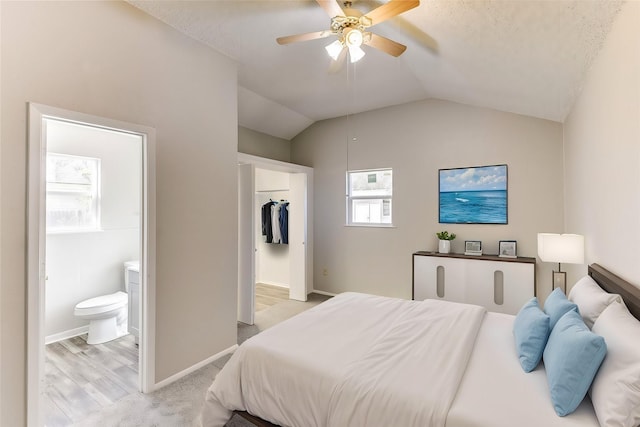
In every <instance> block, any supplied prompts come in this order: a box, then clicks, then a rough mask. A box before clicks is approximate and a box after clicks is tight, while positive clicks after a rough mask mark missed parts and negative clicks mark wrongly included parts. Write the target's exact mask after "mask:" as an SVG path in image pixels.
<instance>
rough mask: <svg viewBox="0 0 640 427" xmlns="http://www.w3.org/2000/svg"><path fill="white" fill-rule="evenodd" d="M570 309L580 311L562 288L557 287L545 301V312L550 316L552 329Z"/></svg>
mask: <svg viewBox="0 0 640 427" xmlns="http://www.w3.org/2000/svg"><path fill="white" fill-rule="evenodd" d="M570 310H575V311H577V312H578V313H579V312H580V311H579V310H578V306H577V305H576V304H574V303H572V302H571V301H569V300H568V299H567V297H566V295H565V294H564V292H562V289H560V288H555V289H554V290H553V292H551V293H550V294H549V296H548V297H547V300H546V301H545V302H544V312H545V313H547V315H548V316H549V327H550V328H551V329H553V327H554V326H555V325H556V322H557V321H558V320H559V319H560V318H561V317H562V316H564V314H565V313H566V312H568V311H570Z"/></svg>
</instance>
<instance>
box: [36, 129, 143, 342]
mask: <svg viewBox="0 0 640 427" xmlns="http://www.w3.org/2000/svg"><path fill="white" fill-rule="evenodd" d="M47 150H48V151H49V152H51V153H58V154H72V155H77V156H86V157H94V158H98V159H100V181H99V182H100V189H101V197H100V211H101V218H100V219H101V231H99V232H88V233H75V232H74V233H53V234H52V233H49V234H47V237H46V246H47V253H46V263H47V282H46V298H45V304H46V307H45V322H44V327H45V336H47V337H49V336H51V335H54V334H62V335H63V336H64V335H67V334H64V333H65V332H67V331H70V330H72V329H76V328H79V327H81V326H85V325H88V322H87V321H82V320H81V319H78V318H76V317H75V316H74V315H73V308H74V306H75V305H76V304H77V303H78V302H80V301H83V300H85V299H87V298H92V297H96V296H99V295H106V294H109V293H113V292H116V291H119V290H124V278H123V273H122V271H123V266H122V263H123V262H124V261H127V260H132V259H135V260H137V259H139V253H140V206H141V200H140V190H141V180H140V178H141V174H142V139H141V137H140V136H138V135H132V134H127V133H123V132H112V131H107V130H103V129H99V128H91V127H87V126H78V125H74V124H69V123H65V122H60V121H49V124H48V125H47ZM47 341H50V340H49V339H47Z"/></svg>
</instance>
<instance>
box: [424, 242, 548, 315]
mask: <svg viewBox="0 0 640 427" xmlns="http://www.w3.org/2000/svg"><path fill="white" fill-rule="evenodd" d="M535 267H536V259H535V258H529V257H517V258H503V257H499V256H497V255H479V256H474V255H463V254H441V253H438V252H423V251H419V252H415V253H414V254H413V293H412V295H413V299H414V300H424V299H427V298H431V299H443V300H447V301H456V302H464V303H469V304H477V305H481V306H483V307H485V308H486V309H487V310H489V311H496V312H500V313H508V314H517V313H518V311H519V310H520V308H521V307H522V306H523V305H524V303H525V302H527V301H528V300H530V299H531V298H533V297H534V296H535V294H536V291H535V289H536V286H535V284H536V277H535V275H536V268H535Z"/></svg>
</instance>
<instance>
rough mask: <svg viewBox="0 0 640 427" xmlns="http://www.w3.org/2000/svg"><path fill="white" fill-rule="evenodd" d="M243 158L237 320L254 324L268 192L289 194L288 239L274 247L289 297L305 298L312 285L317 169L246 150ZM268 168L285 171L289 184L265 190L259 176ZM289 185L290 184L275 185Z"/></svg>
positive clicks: (239, 179)
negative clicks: (280, 245)
mask: <svg viewBox="0 0 640 427" xmlns="http://www.w3.org/2000/svg"><path fill="white" fill-rule="evenodd" d="M238 163H239V165H238V191H239V194H238V218H239V220H238V239H239V244H238V321H240V322H243V323H246V324H249V325H252V324H253V323H254V315H255V307H256V302H255V287H256V281H257V279H258V267H259V266H258V263H259V262H260V261H262V263H264V262H265V256H264V254H261V255H262V256H260V257H259V256H258V248H259V247H260V248H261V249H264V248H265V246H264V244H260V245H259V244H258V243H259V241H258V239H259V238H260V236H259V235H258V233H256V229H258V228H259V227H260V221H261V218H260V216H261V212H260V207H261V204H262V202H263V201H264V200H266V199H264V197H267V198H269V195H271V198H273V197H276V196H278V197H277V198H278V199H280V195H281V194H286V196H287V200H286V202H288V243H287V246H286V248H285V247H279V248H275V247H274V248H271V249H272V254H275V255H277V257H278V258H279V261H280V264H281V265H280V266H279V268H280V269H281V270H282V269H285V270H286V271H283V272H282V273H283V274H282V276H284V277H286V279H287V281H288V286H289V298H290V299H295V300H298V301H306V300H307V294H308V293H309V292H311V291H312V290H313V282H312V280H313V279H312V278H313V227H312V224H313V217H312V215H313V206H312V203H313V169H312V168H309V167H306V166H301V165H295V164H292V163H285V162H280V161H277V160H271V159H265V158H262V157H257V156H252V155H248V154H243V153H238ZM257 170H258V172H257ZM264 171H267V173H268V171H272V172H274V173H276V174H277V173H280V174H286V178H287V179H286V180H284V181H286V185H284V184H280V185H278V184H276V185H275V187H273V188H270V189H268V191H266V190H265V188H263V187H260V185H259V184H257V181H256V177H259V176H261V175H262V176H264V173H261V172H264ZM281 182H282V181H281ZM285 186H286V187H287V188H276V187H285ZM272 190H275V191H272ZM265 195H266V196H265ZM274 195H276V196H274ZM263 199H264V200H263ZM278 201H280V200H278ZM285 253H286V257H284V256H283V254H285ZM272 259H273V258H272ZM283 260H284V262H285V264H282V261H283ZM263 267H264V266H263ZM276 281H277V280H276Z"/></svg>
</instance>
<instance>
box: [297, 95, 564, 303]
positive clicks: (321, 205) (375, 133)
mask: <svg viewBox="0 0 640 427" xmlns="http://www.w3.org/2000/svg"><path fill="white" fill-rule="evenodd" d="M354 137H356V138H357V141H355V142H353V141H352V138H354ZM347 141H351V142H349V147H348V162H349V163H348V165H347ZM292 160H293V161H294V162H295V163H300V164H303V165H308V166H312V167H313V168H314V171H315V202H314V206H315V222H314V234H315V242H316V243H315V245H314V253H315V256H314V265H315V274H314V286H315V289H319V290H322V291H327V292H335V293H338V292H343V291H361V292H369V293H374V294H380V295H388V296H396V297H403V298H410V297H411V280H412V276H411V265H412V264H411V254H412V253H413V252H415V251H418V250H435V249H436V247H437V238H436V236H435V233H436V232H437V231H440V230H445V229H446V230H449V231H450V232H454V233H456V234H457V235H458V238H457V239H456V240H454V241H453V245H452V249H453V251H454V252H464V241H465V240H481V241H482V242H483V250H484V252H485V253H497V251H498V241H499V240H509V239H513V240H517V241H518V254H519V255H521V256H530V257H535V256H536V255H537V233H538V232H540V231H548V232H561V231H562V226H563V208H562V206H563V201H562V188H563V187H562V125H561V124H560V123H556V122H551V121H547V120H541V119H535V118H530V117H525V116H521V115H517V114H511V113H503V112H498V111H495V110H489V109H484V108H477V107H470V106H465V105H461V104H456V103H452V102H446V101H438V100H428V101H423V102H416V103H411V104H404V105H400V106H394V107H389V108H384V109H380V110H376V111H371V112H367V113H363V114H357V115H354V116H350V117H349V119H348V120H347V119H345V118H339V119H333V120H327V121H323V122H318V123H315V124H314V125H312V126H311V127H309V128H308V129H306V130H305V131H304V132H302V133H301V134H300V135H298V136H297V137H296V138H294V139H293V141H292ZM504 163H506V164H507V165H508V167H509V169H508V173H509V184H508V190H509V207H508V209H509V212H508V215H509V218H508V220H509V224H508V225H450V224H448V225H444V224H438V169H439V168H452V167H464V166H480V165H492V164H504ZM383 167H391V168H393V180H394V182H393V189H394V194H393V223H394V228H365V227H345V225H344V224H345V216H346V215H345V171H346V170H347V169H351V170H357V169H369V168H383ZM552 267H553V265H551V264H547V263H545V264H542V263H538V265H537V282H538V295H539V296H540V297H541V299H544V298H545V297H546V295H547V294H548V293H549V292H550V291H551V279H550V278H551V269H552ZM325 271H326V275H325V274H324V272H325Z"/></svg>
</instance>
